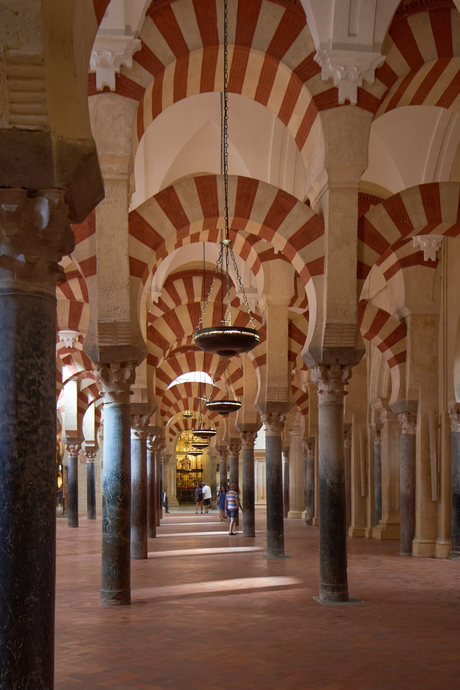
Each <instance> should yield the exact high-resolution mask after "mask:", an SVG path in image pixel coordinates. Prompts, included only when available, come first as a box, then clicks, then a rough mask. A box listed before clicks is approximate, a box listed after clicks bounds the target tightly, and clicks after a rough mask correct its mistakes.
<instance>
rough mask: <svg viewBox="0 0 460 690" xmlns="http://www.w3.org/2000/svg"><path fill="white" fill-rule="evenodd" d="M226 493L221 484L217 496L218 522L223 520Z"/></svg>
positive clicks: (225, 488)
mask: <svg viewBox="0 0 460 690" xmlns="http://www.w3.org/2000/svg"><path fill="white" fill-rule="evenodd" d="M226 493H227V487H226V486H225V484H222V486H221V487H220V491H219V492H218V494H217V506H218V508H219V512H220V521H221V522H223V521H224V519H225V495H226Z"/></svg>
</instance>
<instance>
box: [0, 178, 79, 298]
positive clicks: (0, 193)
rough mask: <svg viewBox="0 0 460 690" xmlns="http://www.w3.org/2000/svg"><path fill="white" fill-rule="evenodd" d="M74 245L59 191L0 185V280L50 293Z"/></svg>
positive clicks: (60, 279) (64, 205) (62, 195)
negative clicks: (28, 190)
mask: <svg viewBox="0 0 460 690" xmlns="http://www.w3.org/2000/svg"><path fill="white" fill-rule="evenodd" d="M74 246H75V239H74V236H73V232H72V230H71V229H70V222H69V212H68V209H67V205H66V203H65V202H64V193H63V192H57V191H54V190H51V191H45V192H40V193H37V194H34V195H30V196H29V193H28V192H27V190H25V189H5V188H3V189H0V284H3V285H7V286H12V285H14V286H15V287H19V288H21V287H22V288H23V289H26V290H36V291H38V290H40V291H44V292H49V293H51V294H53V295H54V294H55V287H56V283H64V282H65V280H66V277H65V271H64V269H63V268H62V266H59V264H58V262H59V261H60V260H61V259H62V257H63V256H65V255H66V254H69V253H70V252H71V251H72V250H73V248H74Z"/></svg>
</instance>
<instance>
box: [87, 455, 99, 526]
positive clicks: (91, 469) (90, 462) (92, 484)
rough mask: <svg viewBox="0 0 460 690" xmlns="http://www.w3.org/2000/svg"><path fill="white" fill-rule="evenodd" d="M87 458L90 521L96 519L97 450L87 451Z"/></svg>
mask: <svg viewBox="0 0 460 690" xmlns="http://www.w3.org/2000/svg"><path fill="white" fill-rule="evenodd" d="M85 456H86V515H87V519H88V520H95V519H96V466H95V464H94V462H95V460H96V456H97V448H96V449H93V450H89V449H85Z"/></svg>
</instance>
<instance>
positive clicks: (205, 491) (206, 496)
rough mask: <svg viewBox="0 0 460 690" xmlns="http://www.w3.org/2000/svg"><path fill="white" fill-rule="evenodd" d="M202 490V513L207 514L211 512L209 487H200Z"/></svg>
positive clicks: (205, 485) (204, 485)
mask: <svg viewBox="0 0 460 690" xmlns="http://www.w3.org/2000/svg"><path fill="white" fill-rule="evenodd" d="M202 488H203V502H204V512H205V513H209V511H210V510H211V487H210V486H208V485H207V484H203V485H202Z"/></svg>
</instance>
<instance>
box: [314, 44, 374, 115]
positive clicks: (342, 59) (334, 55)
mask: <svg viewBox="0 0 460 690" xmlns="http://www.w3.org/2000/svg"><path fill="white" fill-rule="evenodd" d="M313 59H314V60H315V62H317V63H318V65H319V66H320V67H321V79H322V80H323V81H326V80H327V79H329V78H330V77H332V79H333V81H334V86H338V87H339V103H345V101H346V100H347V99H348V100H349V101H350V103H351V104H352V105H356V103H357V100H358V86H362V85H363V79H365V80H366V82H367V83H368V84H373V83H374V79H375V70H376V69H377V67H380V66H381V65H383V63H384V62H385V55H382V54H381V53H369V52H364V51H361V50H333V49H330V48H326V49H325V50H318V51H317V53H316V55H315V57H314V58H313Z"/></svg>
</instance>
